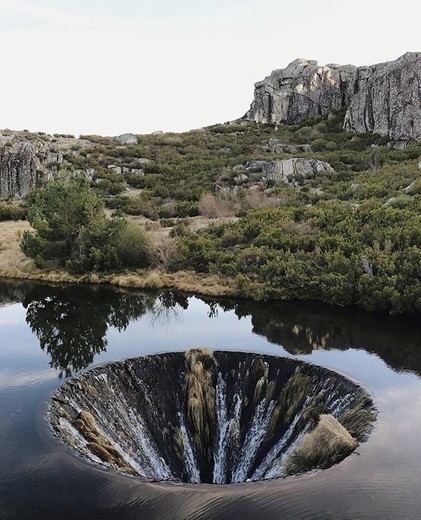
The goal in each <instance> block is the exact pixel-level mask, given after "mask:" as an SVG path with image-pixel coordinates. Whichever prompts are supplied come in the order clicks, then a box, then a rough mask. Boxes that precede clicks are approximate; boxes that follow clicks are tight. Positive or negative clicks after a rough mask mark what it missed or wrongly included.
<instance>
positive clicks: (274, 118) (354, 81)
mask: <svg viewBox="0 0 421 520" xmlns="http://www.w3.org/2000/svg"><path fill="white" fill-rule="evenodd" d="M344 107H347V112H346V115H345V121H344V129H345V130H349V131H355V132H359V133H362V132H374V133H376V134H380V135H383V136H387V137H389V138H390V139H392V140H395V141H421V53H420V52H408V53H406V54H404V55H403V56H401V57H400V58H399V59H397V60H396V61H391V62H387V63H380V64H377V65H371V66H368V67H367V66H364V67H356V66H354V65H343V66H340V65H335V64H329V65H325V66H320V65H318V64H317V61H313V60H304V59H297V60H295V61H293V62H292V63H290V64H289V65H288V67H286V68H285V69H280V70H275V71H273V72H272V73H271V75H270V76H268V77H266V78H265V79H264V80H263V81H260V82H258V83H256V84H255V92H254V100H253V102H252V104H251V106H250V110H249V111H248V112H247V114H246V115H245V118H246V119H248V120H249V121H252V122H257V123H279V122H285V123H290V124H296V123H301V122H302V121H304V120H306V119H313V120H314V119H318V118H323V117H326V116H327V115H328V114H330V113H331V112H337V111H339V110H341V109H342V108H344Z"/></svg>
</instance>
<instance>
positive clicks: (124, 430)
mask: <svg viewBox="0 0 421 520" xmlns="http://www.w3.org/2000/svg"><path fill="white" fill-rule="evenodd" d="M375 414H376V412H375V408H374V405H373V402H372V400H371V398H370V396H369V394H368V392H367V390H366V389H365V388H363V387H362V386H361V385H360V384H358V383H357V382H355V381H353V380H351V379H350V378H348V377H347V376H345V375H342V374H339V373H338V372H335V371H332V370H330V369H326V368H322V367H319V366H317V365H313V364H311V363H308V362H306V361H301V360H296V359H291V358H284V357H277V356H269V355H265V354H260V353H251V352H241V351H223V350H221V351H212V350H210V349H206V348H200V349H190V350H188V351H186V352H166V353H162V354H153V355H147V356H140V357H136V358H128V359H125V360H122V361H115V362H110V363H104V364H101V365H97V366H95V367H92V368H89V369H86V370H84V371H83V372H81V373H80V374H79V375H78V376H77V377H75V378H72V379H70V380H68V381H67V382H66V383H65V384H64V385H63V386H62V387H60V388H59V389H57V390H56V392H55V393H54V395H53V397H52V399H51V402H50V406H49V411H48V419H49V423H50V427H51V429H52V430H53V432H54V434H55V435H56V436H57V437H58V438H59V439H60V440H61V441H63V442H64V443H65V444H68V445H69V446H71V447H72V448H73V449H74V450H75V451H76V452H77V453H78V454H79V455H82V456H83V457H84V459H88V460H89V461H90V462H93V463H95V466H98V465H99V466H101V467H106V468H108V469H113V470H117V471H119V472H120V473H124V474H127V475H133V476H137V477H140V479H141V480H144V481H148V482H151V481H152V482H161V483H162V482H172V483H174V482H183V483H195V484H196V483H201V484H231V483H242V482H248V481H259V480H266V481H267V480H272V479H276V478H279V477H285V476H288V475H296V474H301V473H304V472H307V471H309V470H312V469H315V468H327V467H330V466H332V465H333V464H336V463H337V462H340V461H341V460H343V459H344V458H345V457H347V456H348V455H349V454H350V453H352V451H353V450H354V449H355V448H356V446H357V445H358V443H359V442H363V441H365V440H366V438H367V437H368V434H369V432H370V430H371V428H372V423H373V420H374V419H375ZM320 446H322V448H320ZM320 449H321V450H322V451H320Z"/></svg>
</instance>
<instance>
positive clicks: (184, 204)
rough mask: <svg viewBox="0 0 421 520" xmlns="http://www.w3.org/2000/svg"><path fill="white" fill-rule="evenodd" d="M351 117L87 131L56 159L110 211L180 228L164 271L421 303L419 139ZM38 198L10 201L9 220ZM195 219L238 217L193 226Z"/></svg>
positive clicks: (245, 286) (400, 304)
mask: <svg viewBox="0 0 421 520" xmlns="http://www.w3.org/2000/svg"><path fill="white" fill-rule="evenodd" d="M343 117H344V113H343V112H342V113H338V114H337V115H336V116H334V117H333V116H330V117H328V118H327V119H325V120H320V121H318V122H311V123H309V122H304V123H302V124H300V125H295V126H293V125H282V124H279V125H276V126H275V125H268V124H253V123H248V122H246V121H237V122H234V123H227V124H224V125H216V126H213V127H208V128H205V129H201V130H195V131H191V132H187V133H184V134H162V135H139V136H136V139H135V140H132V144H121V143H119V142H118V141H116V139H115V138H111V137H110V138H107V137H98V136H83V137H82V138H81V139H79V140H74V143H73V144H72V145H71V146H67V147H66V148H65V149H61V150H58V152H59V153H61V154H62V160H61V161H60V163H57V164H56V165H53V167H55V168H57V169H58V168H63V167H65V168H67V169H68V170H70V171H74V170H76V171H77V172H79V174H82V175H84V176H88V178H89V179H90V182H91V187H92V189H93V190H94V191H95V192H96V194H97V195H98V196H99V197H100V198H102V199H103V200H104V202H105V205H106V207H107V208H108V209H109V210H110V211H111V212H114V213H117V215H123V216H124V215H126V216H127V215H128V216H130V215H136V216H141V217H145V218H147V219H149V220H148V222H149V224H148V225H147V227H148V228H149V229H151V228H152V229H154V230H157V229H158V228H159V229H163V228H169V229H170V230H171V232H170V237H169V238H168V239H167V242H166V245H165V247H163V246H162V244H161V245H160V247H159V248H158V250H156V249H155V251H154V248H153V247H151V248H150V249H149V251H148V255H149V258H150V260H149V261H150V262H152V263H154V265H155V266H156V265H158V267H159V268H160V269H165V270H169V271H177V270H181V269H183V270H185V269H191V270H194V271H196V272H200V273H213V274H220V275H222V276H224V277H227V280H230V282H231V283H232V284H233V287H234V292H235V293H236V294H237V295H241V296H249V297H253V298H265V299H266V298H276V299H311V300H321V301H326V302H329V303H334V304H339V305H348V304H357V305H359V306H362V307H363V308H365V309H370V310H382V311H387V312H392V313H402V312H419V311H420V310H421V215H420V209H421V174H420V169H419V160H420V153H421V146H420V145H411V146H408V147H406V148H404V149H395V148H393V147H389V146H388V145H387V142H386V139H385V138H382V137H379V136H376V135H373V134H359V135H357V134H352V133H347V132H343V131H342V124H343ZM297 159H299V161H297ZM329 165H330V166H329ZM50 166H51V165H50ZM36 200H37V196H36V194H30V195H29V197H28V198H27V199H26V202H25V204H24V205H23V207H22V208H20V209H19V208H18V209H17V208H16V206H15V205H10V204H8V203H6V202H3V203H1V204H0V215H2V218H8V217H13V218H14V217H16V218H17V217H19V216H21V213H19V212H25V211H26V206H28V205H29V206H31V205H32V207H33V205H34V204H36ZM25 205H26V206H25ZM198 215H202V217H205V218H207V219H209V222H210V223H211V224H212V222H213V220H212V219H214V218H216V217H237V218H233V219H231V220H230V221H228V222H227V221H224V223H222V224H218V225H210V226H207V227H204V228H203V229H201V230H199V231H194V230H192V225H191V224H192V223H193V222H194V221H195V217H197V216H198ZM150 221H155V222H156V223H154V224H151V223H150ZM157 259H158V261H157ZM142 261H144V259H143V260H142ZM62 265H65V263H64V264H63V263H62ZM87 265H88V266H90V267H89V268H92V263H89V262H88V264H87ZM139 267H140V265H139ZM132 268H136V266H134V267H132Z"/></svg>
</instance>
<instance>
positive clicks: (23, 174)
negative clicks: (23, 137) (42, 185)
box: [0, 141, 39, 198]
mask: <svg viewBox="0 0 421 520" xmlns="http://www.w3.org/2000/svg"><path fill="white" fill-rule="evenodd" d="M38 166H39V160H38V158H37V156H36V153H35V148H34V146H33V145H32V144H31V143H29V142H24V141H16V142H15V143H13V144H12V143H11V142H10V141H9V142H8V143H6V144H3V145H0V172H1V175H0V198H9V197H13V196H15V195H19V196H22V195H26V193H28V191H29V190H30V189H32V188H34V187H35V186H36V183H37V175H38V173H37V172H38Z"/></svg>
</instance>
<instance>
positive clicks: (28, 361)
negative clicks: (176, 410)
mask: <svg viewBox="0 0 421 520" xmlns="http://www.w3.org/2000/svg"><path fill="white" fill-rule="evenodd" d="M196 346H208V347H211V348H213V349H215V350H235V351H245V352H262V353H267V354H271V355H277V356H287V357H294V358H297V359H303V360H306V361H309V362H311V363H315V364H318V365H321V366H324V367H327V368H330V369H333V370H336V371H338V372H341V373H343V374H345V375H347V376H349V377H351V378H352V379H354V380H356V381H357V382H359V383H361V384H362V385H363V386H365V387H366V388H367V389H368V390H369V392H370V393H371V395H372V397H373V399H374V403H375V405H376V408H377V410H378V417H377V421H376V422H375V425H374V429H373V432H372V433H371V435H370V437H369V439H368V441H367V442H366V443H364V444H361V445H360V446H359V447H358V448H357V450H356V452H354V453H353V454H352V455H351V456H349V457H348V458H347V459H345V460H344V461H343V462H341V463H340V464H338V465H336V466H334V467H332V468H330V469H328V470H324V471H314V472H311V473H309V474H306V475H303V476H298V477H290V478H286V479H279V480H274V481H267V482H259V483H250V484H247V483H246V484H235V485H223V486H218V485H194V484H165V483H142V482H140V481H139V480H138V479H136V478H134V477H129V476H124V475H119V474H117V473H115V472H112V471H107V470H105V469H102V468H100V467H97V466H95V465H93V464H90V463H88V462H86V461H85V460H83V459H82V458H80V457H79V456H77V455H75V454H74V453H72V452H71V450H70V449H69V448H68V447H67V446H65V445H63V444H61V443H60V442H59V441H58V440H57V439H56V438H55V437H54V436H53V435H52V434H51V432H50V430H49V427H48V423H47V420H46V410H47V406H48V402H49V399H50V397H51V395H52V393H53V392H54V390H55V389H56V388H57V387H58V386H59V385H62V384H63V382H64V381H65V380H66V378H67V377H69V376H71V375H75V374H77V373H78V371H80V370H81V369H83V368H86V367H89V366H92V365H96V364H99V363H104V362H108V361H114V360H118V359H123V358H128V357H134V356H142V355H145V354H153V353H161V352H167V351H184V350H186V349H189V348H191V347H196ZM420 378H421V325H420V323H419V320H418V319H416V318H413V319H396V318H385V317H376V316H372V315H369V314H366V313H362V312H359V311H355V310H349V309H332V308H329V307H324V306H321V305H309V304H298V303H280V304H263V303H253V302H248V301H234V300H220V301H216V300H211V299H209V300H207V299H199V298H196V297H189V296H186V295H181V294H179V293H173V292H164V293H155V294H153V293H139V292H131V291H117V290H113V289H111V288H106V287H93V288H90V287H77V286H67V287H58V286H49V285H43V284H27V283H17V282H16V283H12V282H1V283H0V519H1V520H3V519H4V520H15V519H16V520H30V519H36V520H41V519H42V520H49V519H57V518H59V519H60V520H65V519H75V518H77V519H80V520H84V519H87V520H88V519H89V520H91V519H101V520H104V519H121V520H122V519H124V520H132V519H147V520H153V519H160V520H162V519H168V520H187V519H189V520H190V519H237V518H238V519H240V520H247V519H253V520H255V519H259V518H264V519H278V518H279V519H280V518H299V519H301V518H305V519H307V518H308V519H310V518H311V519H320V520H321V519H323V520H325V519H370V518H373V519H374V518H375V519H386V518H390V519H392V518H393V519H397V518H398V519H412V518H414V519H419V518H420V515H421V493H420V487H421V435H419V431H420V429H421V379H420Z"/></svg>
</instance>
